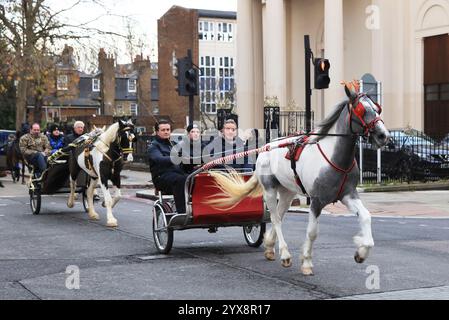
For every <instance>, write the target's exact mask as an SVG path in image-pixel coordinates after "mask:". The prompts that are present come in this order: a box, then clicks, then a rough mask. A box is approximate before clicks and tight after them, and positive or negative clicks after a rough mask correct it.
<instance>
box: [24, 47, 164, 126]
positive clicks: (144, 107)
mask: <svg viewBox="0 0 449 320" xmlns="http://www.w3.org/2000/svg"><path fill="white" fill-rule="evenodd" d="M54 73H55V74H54V81H50V83H49V86H48V88H47V95H46V97H45V98H44V105H43V108H42V109H43V113H44V115H43V119H45V120H46V122H47V123H50V122H65V123H69V124H70V123H73V122H74V121H75V120H83V121H87V120H89V123H92V124H98V125H100V124H110V123H111V121H112V118H113V117H115V116H133V117H135V118H137V119H138V126H140V127H141V128H139V130H141V131H148V130H150V129H151V126H152V125H153V124H154V122H155V121H154V117H152V115H153V114H154V113H155V112H157V111H158V99H159V95H158V92H159V90H158V89H159V88H158V79H157V64H151V62H150V61H149V59H143V58H142V57H141V56H139V55H138V56H136V57H135V59H134V61H133V63H130V64H115V59H114V57H113V56H112V55H108V54H107V53H106V52H105V51H104V50H103V49H101V50H100V52H99V53H98V71H97V72H96V73H94V74H86V73H84V72H81V71H79V70H77V68H76V65H75V63H74V59H73V49H72V48H71V47H68V46H66V47H65V48H64V50H63V52H62V54H61V56H60V57H57V59H56V61H55V72H54ZM32 100H33V99H32V98H30V99H29V104H28V105H29V107H28V108H29V109H33V101H32ZM29 115H30V116H29V119H30V122H32V121H33V118H32V112H29ZM148 118H151V119H148Z"/></svg>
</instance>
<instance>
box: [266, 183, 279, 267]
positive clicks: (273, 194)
mask: <svg viewBox="0 0 449 320" xmlns="http://www.w3.org/2000/svg"><path fill="white" fill-rule="evenodd" d="M263 198H264V199H265V203H266V204H267V207H268V210H269V211H270V219H271V221H274V219H275V218H274V216H275V215H276V203H277V191H276V189H274V188H271V189H268V190H265V191H264V197H263ZM275 244H276V229H275V228H274V226H272V227H271V229H270V231H268V232H266V233H265V236H264V241H263V245H264V247H265V253H264V255H265V258H266V259H267V260H269V261H274V260H276V258H275V254H274V246H275Z"/></svg>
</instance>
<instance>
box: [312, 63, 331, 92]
mask: <svg viewBox="0 0 449 320" xmlns="http://www.w3.org/2000/svg"><path fill="white" fill-rule="evenodd" d="M314 65H315V89H327V88H329V83H330V82H331V79H330V78H329V69H330V67H331V64H330V63H329V60H327V59H323V58H317V59H315V62H314Z"/></svg>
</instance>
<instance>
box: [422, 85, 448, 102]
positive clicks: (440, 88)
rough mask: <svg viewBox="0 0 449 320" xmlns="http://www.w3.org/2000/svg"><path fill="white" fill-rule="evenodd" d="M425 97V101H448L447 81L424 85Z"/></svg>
mask: <svg viewBox="0 0 449 320" xmlns="http://www.w3.org/2000/svg"><path fill="white" fill-rule="evenodd" d="M425 99H426V101H448V100H449V83H441V84H432V85H426V86H425Z"/></svg>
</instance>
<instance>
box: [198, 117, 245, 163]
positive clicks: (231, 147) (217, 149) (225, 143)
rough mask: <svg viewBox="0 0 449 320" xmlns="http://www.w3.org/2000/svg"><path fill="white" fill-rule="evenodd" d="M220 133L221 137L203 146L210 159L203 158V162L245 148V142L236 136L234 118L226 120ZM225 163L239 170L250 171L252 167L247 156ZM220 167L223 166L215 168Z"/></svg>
mask: <svg viewBox="0 0 449 320" xmlns="http://www.w3.org/2000/svg"><path fill="white" fill-rule="evenodd" d="M221 133H222V136H221V137H216V138H215V139H214V140H212V141H211V143H209V144H208V145H207V146H206V147H205V148H204V152H203V154H205V155H208V156H210V159H204V160H205V162H208V161H210V160H216V159H218V158H222V157H225V156H229V155H233V154H237V153H241V152H244V151H246V150H247V147H245V142H244V141H243V140H242V139H240V138H239V137H238V136H237V123H236V122H235V121H234V120H232V119H228V120H226V121H225V124H224V126H223V129H222V132H221ZM225 165H226V166H228V167H232V168H234V169H237V170H240V171H251V170H253V167H254V165H253V164H250V163H249V161H248V157H242V158H239V159H235V160H233V161H232V162H228V163H226V164H225ZM221 167H223V166H217V167H216V168H221Z"/></svg>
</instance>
